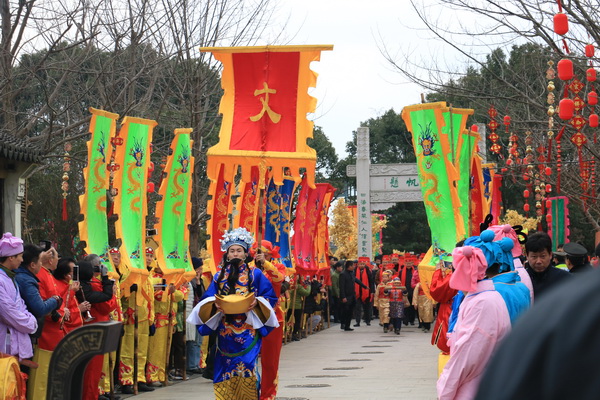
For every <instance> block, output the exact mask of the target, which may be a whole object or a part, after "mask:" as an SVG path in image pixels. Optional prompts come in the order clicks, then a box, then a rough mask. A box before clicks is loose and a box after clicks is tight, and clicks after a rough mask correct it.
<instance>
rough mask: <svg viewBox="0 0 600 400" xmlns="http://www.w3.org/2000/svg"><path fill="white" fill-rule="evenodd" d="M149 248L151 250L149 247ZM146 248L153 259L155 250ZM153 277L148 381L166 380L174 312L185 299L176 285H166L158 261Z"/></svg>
mask: <svg viewBox="0 0 600 400" xmlns="http://www.w3.org/2000/svg"><path fill="white" fill-rule="evenodd" d="M148 249H150V250H151V248H150V247H149V248H148ZM148 249H147V250H146V258H147V259H150V260H151V259H152V258H151V257H153V256H154V252H149V251H148ZM153 264H155V267H154V268H153V274H152V278H150V280H151V282H152V285H153V287H154V324H153V325H150V339H149V341H148V360H147V363H146V383H148V384H150V383H154V382H164V381H165V379H166V375H165V374H166V373H167V370H166V368H167V344H168V342H169V336H170V335H172V330H171V327H172V326H173V325H174V323H175V318H174V313H175V311H176V310H177V303H178V302H180V301H181V300H183V292H182V291H181V290H176V289H175V286H173V285H169V286H168V287H167V286H166V285H165V281H164V278H163V277H164V275H163V271H162V270H161V269H160V266H159V265H158V264H156V263H154V262H153Z"/></svg>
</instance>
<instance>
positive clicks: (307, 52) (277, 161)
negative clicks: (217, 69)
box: [200, 45, 333, 188]
mask: <svg viewBox="0 0 600 400" xmlns="http://www.w3.org/2000/svg"><path fill="white" fill-rule="evenodd" d="M332 49H333V46H330V45H314V46H262V47H206V48H201V49H200V50H201V51H204V52H210V53H212V54H213V56H214V57H215V58H216V59H217V60H219V61H220V62H221V63H222V64H223V72H222V77H221V84H222V87H223V90H224V95H223V98H222V99H221V104H220V107H219V111H220V113H222V114H223V120H222V123H221V130H220V132H219V143H217V144H216V145H215V146H213V147H211V148H210V149H208V153H207V155H208V169H207V173H208V177H209V178H210V179H211V180H215V179H216V177H217V174H218V173H219V168H220V165H226V168H231V169H232V170H237V167H238V166H241V169H242V176H243V178H242V180H243V181H244V182H249V181H250V174H251V168H252V167H253V166H256V165H260V166H261V167H262V168H263V169H266V168H270V169H271V173H272V176H273V179H274V181H275V184H277V185H278V186H281V185H282V184H283V177H284V171H285V170H286V169H289V174H291V176H292V177H294V178H295V179H296V180H297V181H299V180H300V169H301V168H306V173H307V179H308V184H309V185H310V186H311V187H314V170H315V164H316V152H315V150H314V149H312V148H310V147H309V146H308V144H307V143H306V140H307V139H308V138H310V137H312V135H313V123H312V121H309V120H308V119H307V118H306V115H307V114H308V113H311V112H314V110H315V107H316V99H315V98H313V97H311V96H310V95H309V94H308V89H309V88H310V87H315V86H316V78H317V75H316V74H315V73H314V72H313V71H312V70H311V69H310V63H311V62H313V61H318V60H319V59H320V55H321V51H324V50H332ZM226 175H227V171H226ZM262 184H264V182H262ZM262 184H261V188H263V187H264V186H263V185H262Z"/></svg>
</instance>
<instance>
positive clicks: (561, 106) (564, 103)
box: [558, 98, 575, 121]
mask: <svg viewBox="0 0 600 400" xmlns="http://www.w3.org/2000/svg"><path fill="white" fill-rule="evenodd" d="M574 111H575V103H574V102H573V100H571V99H569V98H567V99H562V100H561V101H560V103H558V117H559V118H560V119H562V120H564V121H568V120H570V119H571V118H573V113H574Z"/></svg>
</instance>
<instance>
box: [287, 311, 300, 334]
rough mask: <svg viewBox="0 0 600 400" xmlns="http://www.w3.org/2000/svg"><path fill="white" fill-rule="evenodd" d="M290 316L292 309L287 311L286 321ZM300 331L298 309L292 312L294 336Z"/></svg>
mask: <svg viewBox="0 0 600 400" xmlns="http://www.w3.org/2000/svg"><path fill="white" fill-rule="evenodd" d="M291 316H292V309H291V308H290V309H289V310H288V315H287V317H288V320H289V319H290V317H291ZM301 329H302V309H301V308H299V309H297V310H294V331H293V334H294V335H299V334H300V330H301Z"/></svg>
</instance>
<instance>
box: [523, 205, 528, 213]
mask: <svg viewBox="0 0 600 400" xmlns="http://www.w3.org/2000/svg"><path fill="white" fill-rule="evenodd" d="M523 210H525V212H529V204H527V203H525V204H523Z"/></svg>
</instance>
